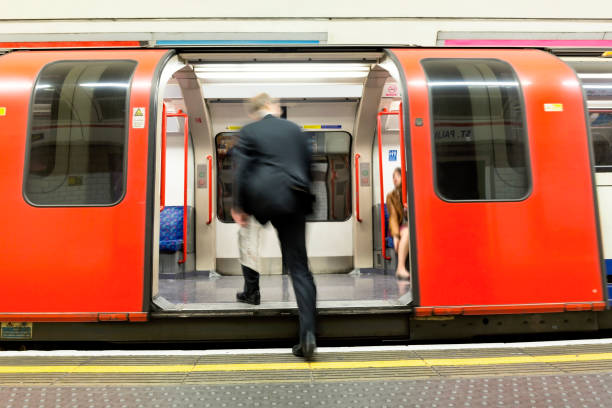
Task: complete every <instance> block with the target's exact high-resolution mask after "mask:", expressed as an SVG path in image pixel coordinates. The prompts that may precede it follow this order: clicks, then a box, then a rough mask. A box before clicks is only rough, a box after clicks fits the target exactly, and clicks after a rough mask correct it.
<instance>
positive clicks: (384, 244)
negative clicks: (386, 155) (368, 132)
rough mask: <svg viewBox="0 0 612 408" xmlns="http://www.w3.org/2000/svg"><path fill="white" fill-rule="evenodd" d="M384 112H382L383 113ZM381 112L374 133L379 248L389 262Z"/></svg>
mask: <svg viewBox="0 0 612 408" xmlns="http://www.w3.org/2000/svg"><path fill="white" fill-rule="evenodd" d="M384 111H385V110H383V112H384ZM383 112H379V113H378V115H376V132H377V134H378V174H379V176H380V177H379V178H380V237H381V241H380V244H381V245H380V246H381V247H382V257H383V259H384V260H387V261H390V260H391V257H389V256H387V242H386V240H385V191H384V184H383V182H384V179H383V164H382V162H383V155H382V138H381V130H380V116H381V115H382V114H383Z"/></svg>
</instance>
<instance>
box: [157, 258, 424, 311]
mask: <svg viewBox="0 0 612 408" xmlns="http://www.w3.org/2000/svg"><path fill="white" fill-rule="evenodd" d="M314 279H315V283H316V285H317V309H318V311H319V313H327V312H339V313H342V312H361V313H363V312H367V311H372V312H376V311H380V310H383V309H393V308H397V309H398V311H399V310H402V309H403V310H404V311H405V309H406V306H408V305H409V304H410V303H411V302H412V294H411V292H410V283H409V282H407V281H403V280H398V279H396V278H395V273H394V272H393V271H384V270H379V269H367V270H361V271H359V272H352V273H347V274H318V275H315V276H314ZM243 284H244V280H243V278H242V276H221V275H217V274H214V275H211V274H209V273H208V272H204V273H195V274H190V275H187V276H186V277H182V278H178V279H162V280H160V284H159V288H160V290H159V296H158V297H157V298H156V299H155V303H156V304H157V305H158V307H160V308H161V309H162V310H164V311H169V312H172V311H176V312H188V311H198V312H202V311H207V310H208V311H211V312H214V313H218V312H225V313H227V314H232V313H233V314H239V313H240V312H249V311H253V310H258V311H262V310H297V304H296V302H295V296H294V293H293V287H292V285H291V280H290V277H289V276H288V275H262V276H261V277H260V291H261V304H260V305H257V306H253V305H248V304H244V303H239V302H237V301H236V292H239V291H241V290H242V287H243Z"/></svg>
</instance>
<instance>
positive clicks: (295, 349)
mask: <svg viewBox="0 0 612 408" xmlns="http://www.w3.org/2000/svg"><path fill="white" fill-rule="evenodd" d="M291 352H292V353H293V355H294V356H296V357H304V353H303V352H302V344H301V343H300V344H296V345H295V346H293V348H292V349H291Z"/></svg>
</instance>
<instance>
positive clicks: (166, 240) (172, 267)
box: [159, 205, 195, 278]
mask: <svg viewBox="0 0 612 408" xmlns="http://www.w3.org/2000/svg"><path fill="white" fill-rule="evenodd" d="M194 214H195V212H194V208H193V207H192V206H187V255H188V256H187V262H186V263H180V264H179V263H178V262H179V260H182V259H183V253H182V251H183V242H184V240H183V206H182V205H176V206H174V205H170V206H167V207H164V209H163V210H162V212H161V213H160V215H159V252H160V254H159V274H160V277H165V278H172V277H174V276H176V275H177V274H179V273H182V272H189V271H192V270H194V268H195V262H194V258H195V257H194V256H193V252H194V245H193V244H194V239H193V238H194V234H193V227H194V226H193V222H194V220H195V218H194Z"/></svg>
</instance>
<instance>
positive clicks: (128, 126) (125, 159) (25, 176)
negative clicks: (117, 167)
mask: <svg viewBox="0 0 612 408" xmlns="http://www.w3.org/2000/svg"><path fill="white" fill-rule="evenodd" d="M92 62H108V63H113V62H128V63H133V64H134V68H133V69H132V72H131V74H130V77H129V86H128V87H127V88H126V92H127V96H126V98H125V121H124V123H125V124H126V126H125V130H124V144H123V170H124V171H123V176H122V177H123V191H122V193H121V196H119V198H118V199H117V200H116V201H115V202H112V203H108V204H37V203H34V202H33V201H32V200H30V198H29V197H28V196H27V190H26V187H27V181H28V177H29V176H30V171H29V169H30V156H31V150H32V146H31V141H32V122H33V110H34V100H35V97H36V86H37V85H38V83H39V81H40V78H41V75H42V74H43V72H44V71H45V69H47V68H48V67H50V66H53V65H56V64H64V63H92ZM137 69H138V61H136V60H133V59H83V60H58V61H53V62H50V63H48V64H45V65H44V66H43V67H42V68H41V69H40V71H38V74H37V75H36V80H35V81H34V84H33V85H32V90H31V91H30V104H29V106H28V123H27V130H26V131H27V133H26V140H25V159H24V168H23V176H22V187H21V195H22V197H23V200H24V201H25V202H26V203H27V204H28V205H30V206H32V207H37V208H83V207H114V206H116V205H118V204H120V203H121V202H122V201H123V200H124V198H125V196H126V195H127V190H128V185H127V180H128V177H127V176H128V153H129V149H128V147H129V140H130V137H129V136H130V130H131V123H130V106H131V105H130V102H131V96H132V85H133V80H134V75H135V73H136V70H137Z"/></svg>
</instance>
